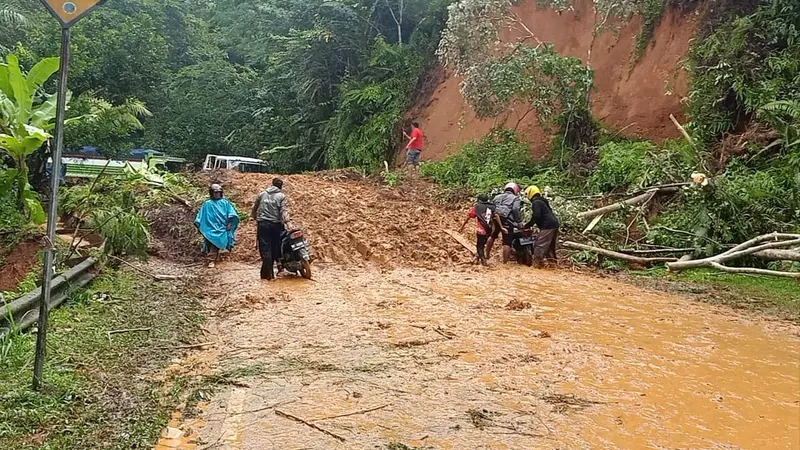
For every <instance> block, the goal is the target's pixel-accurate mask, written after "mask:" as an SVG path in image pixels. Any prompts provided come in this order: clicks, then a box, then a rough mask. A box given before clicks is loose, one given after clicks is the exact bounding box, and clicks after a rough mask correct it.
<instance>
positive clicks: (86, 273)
mask: <svg viewBox="0 0 800 450" xmlns="http://www.w3.org/2000/svg"><path fill="white" fill-rule="evenodd" d="M95 263H96V261H95V259H94V258H88V259H87V260H86V261H83V262H82V263H80V264H78V265H77V266H75V267H73V268H71V269H69V270H68V271H66V272H64V273H62V274H61V275H59V276H58V277H56V278H55V279H53V284H52V292H51V296H50V309H53V308H55V307H57V306H58V305H60V304H61V303H63V302H64V300H66V299H67V297H68V296H69V294H71V293H72V292H74V291H75V290H77V289H80V288H82V287H83V286H86V285H87V284H88V283H89V282H90V281H92V279H94V277H95V274H94V273H92V272H91V269H92V268H93V267H94V265H95ZM41 297H42V288H41V287H38V288H36V289H35V290H34V291H31V292H28V293H27V294H25V295H23V296H22V297H20V298H18V299H16V300H13V301H11V302H10V303H7V304H5V305H0V336H3V335H5V334H6V333H8V332H9V331H11V329H12V328H13V329H18V330H24V329H27V328H28V327H30V326H31V325H33V324H35V323H36V322H37V321H38V320H39V300H40V299H41ZM9 319H11V320H9Z"/></svg>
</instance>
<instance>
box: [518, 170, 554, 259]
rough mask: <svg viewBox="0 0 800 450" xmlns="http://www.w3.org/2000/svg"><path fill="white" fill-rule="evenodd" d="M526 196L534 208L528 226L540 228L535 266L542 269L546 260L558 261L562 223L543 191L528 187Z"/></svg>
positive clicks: (535, 247) (534, 251) (536, 244)
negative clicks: (559, 235)
mask: <svg viewBox="0 0 800 450" xmlns="http://www.w3.org/2000/svg"><path fill="white" fill-rule="evenodd" d="M525 196H526V197H528V199H529V200H530V201H531V206H532V207H533V217H532V218H531V220H530V222H529V223H528V224H526V225H527V226H533V224H536V226H537V227H538V228H539V233H538V234H537V235H536V243H535V245H534V247H533V264H534V266H536V267H542V264H543V261H544V260H552V261H555V260H556V243H557V242H558V227H559V226H560V223H559V221H558V217H557V216H556V215H555V213H554V212H553V208H551V207H550V202H548V201H547V199H546V198H544V196H543V195H542V191H541V190H540V189H539V188H538V187H537V186H533V185H531V186H528V187H527V188H526V189H525Z"/></svg>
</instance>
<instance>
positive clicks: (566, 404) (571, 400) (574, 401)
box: [542, 394, 603, 414]
mask: <svg viewBox="0 0 800 450" xmlns="http://www.w3.org/2000/svg"><path fill="white" fill-rule="evenodd" d="M542 400H544V402H545V403H547V404H549V405H553V412H555V413H558V414H566V413H567V412H571V411H583V410H584V409H586V408H588V407H590V406H594V405H602V404H603V402H598V401H594V400H587V399H585V398H580V397H576V396H575V394H551V395H546V396H544V397H542Z"/></svg>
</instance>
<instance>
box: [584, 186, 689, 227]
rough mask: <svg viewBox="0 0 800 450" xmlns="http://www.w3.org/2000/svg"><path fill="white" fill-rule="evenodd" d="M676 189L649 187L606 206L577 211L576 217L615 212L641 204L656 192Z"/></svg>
mask: <svg viewBox="0 0 800 450" xmlns="http://www.w3.org/2000/svg"><path fill="white" fill-rule="evenodd" d="M677 191H678V188H677V187H665V188H658V189H650V190H649V191H647V192H645V193H644V194H641V195H637V196H636V197H633V198H629V199H627V200H624V201H621V202H617V203H612V204H610V205H608V206H603V207H602V208H597V209H593V210H591V211H584V212H582V213H579V214H578V218H579V219H591V218H593V217H596V216H599V215H603V214H609V213H612V212H615V211H619V210H621V209H624V208H627V207H628V206H635V205H639V204H642V203H644V202H646V201H649V200H650V199H651V198H653V196H654V195H656V194H658V193H671V192H677Z"/></svg>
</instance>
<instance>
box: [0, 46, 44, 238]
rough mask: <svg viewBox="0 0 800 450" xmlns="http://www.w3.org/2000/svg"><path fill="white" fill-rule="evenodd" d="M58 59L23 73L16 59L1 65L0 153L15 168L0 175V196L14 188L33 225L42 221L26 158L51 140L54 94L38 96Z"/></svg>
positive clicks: (9, 56)
mask: <svg viewBox="0 0 800 450" xmlns="http://www.w3.org/2000/svg"><path fill="white" fill-rule="evenodd" d="M58 64H59V59H58V58H45V59H42V60H41V61H39V62H38V63H36V65H34V66H33V67H32V68H31V69H30V71H28V73H27V74H25V73H23V71H22V69H21V68H20V65H19V59H18V58H17V56H16V55H13V54H9V55H8V56H7V57H6V62H5V63H2V62H0V151H3V152H5V153H7V154H8V155H9V156H10V157H11V159H12V160H13V162H14V168H13V169H8V170H6V171H5V172H4V173H3V174H2V175H0V195H2V194H6V193H8V192H9V190H10V189H11V188H12V187H13V186H14V185H16V187H17V191H16V193H17V201H18V203H19V206H20V207H21V208H23V209H24V210H25V211H27V213H28V216H29V218H30V219H31V221H33V222H34V223H43V222H44V220H45V216H44V211H43V209H42V205H41V203H40V202H39V198H38V196H37V195H36V192H35V191H33V188H32V187H31V185H30V184H29V183H28V164H27V157H28V155H30V154H31V153H33V152H35V151H36V150H38V149H39V148H41V147H42V145H44V144H45V143H46V142H47V141H48V140H49V139H50V138H51V137H52V136H51V134H50V131H52V129H53V127H54V126H55V116H56V94H40V92H39V91H40V89H41V87H42V85H43V84H44V83H45V82H46V81H47V80H48V79H49V78H50V77H51V76H52V75H53V74H54V73H55V72H56V71H57V70H58Z"/></svg>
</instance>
